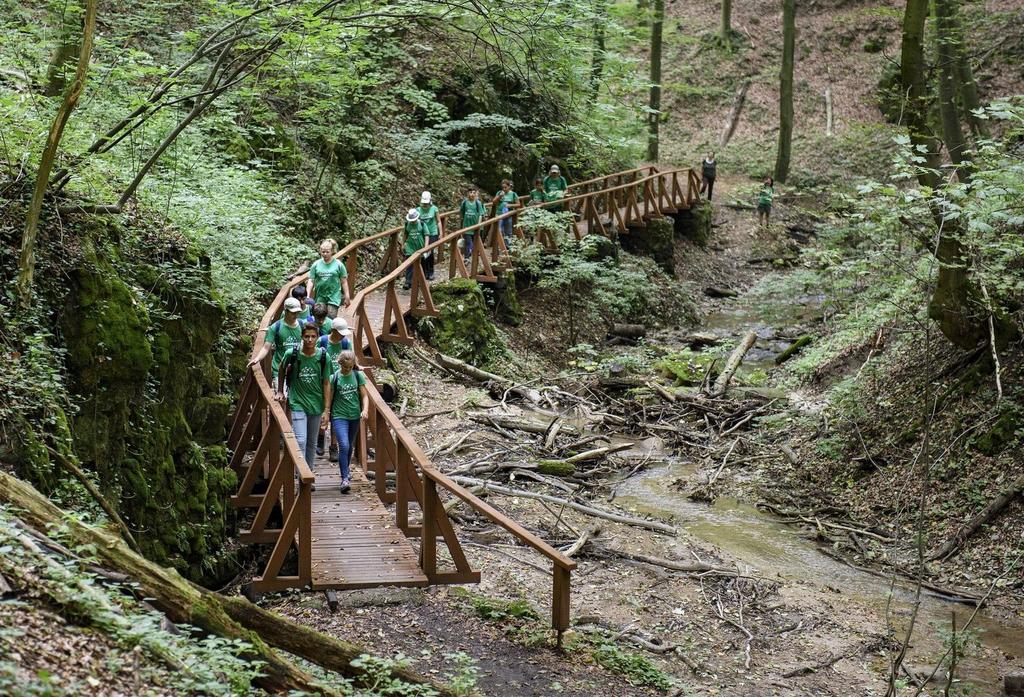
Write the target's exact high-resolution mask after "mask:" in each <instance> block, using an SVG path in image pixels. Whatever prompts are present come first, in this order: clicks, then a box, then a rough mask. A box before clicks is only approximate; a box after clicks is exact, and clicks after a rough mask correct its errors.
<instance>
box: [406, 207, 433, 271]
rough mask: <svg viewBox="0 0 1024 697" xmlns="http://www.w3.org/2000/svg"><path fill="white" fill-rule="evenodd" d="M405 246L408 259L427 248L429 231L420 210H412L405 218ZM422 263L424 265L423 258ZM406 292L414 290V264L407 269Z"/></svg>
mask: <svg viewBox="0 0 1024 697" xmlns="http://www.w3.org/2000/svg"><path fill="white" fill-rule="evenodd" d="M404 232H405V246H403V247H402V251H404V252H405V258H406V259H408V258H409V257H410V256H412V255H413V254H415V253H416V252H418V251H420V250H421V249H423V248H424V247H425V246H427V243H426V239H427V229H426V228H425V227H424V226H423V223H422V222H420V211H419V209H418V208H410V209H409V212H408V213H407V214H406V216H405V231H404ZM420 263H421V264H423V259H422V257H421V258H420ZM404 288H405V290H409V289H410V288H412V264H409V266H407V267H406V269H405V286H404Z"/></svg>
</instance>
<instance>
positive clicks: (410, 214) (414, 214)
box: [405, 208, 420, 223]
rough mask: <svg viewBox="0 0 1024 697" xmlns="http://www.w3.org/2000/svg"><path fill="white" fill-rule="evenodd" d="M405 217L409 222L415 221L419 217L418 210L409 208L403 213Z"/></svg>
mask: <svg viewBox="0 0 1024 697" xmlns="http://www.w3.org/2000/svg"><path fill="white" fill-rule="evenodd" d="M405 219H406V220H408V221H409V222H410V223H415V222H416V221H417V220H419V219H420V212H419V211H418V210H417V209H415V208H410V209H409V212H408V213H406V214H405Z"/></svg>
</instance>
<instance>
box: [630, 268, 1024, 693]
mask: <svg viewBox="0 0 1024 697" xmlns="http://www.w3.org/2000/svg"><path fill="white" fill-rule="evenodd" d="M773 275H774V274H769V275H768V276H766V277H765V278H764V279H763V280H762V282H761V283H760V284H758V286H757V287H755V288H754V289H753V290H752V291H750V292H748V293H746V294H744V295H741V296H740V297H737V298H733V299H729V300H726V301H723V302H722V303H721V305H720V306H719V308H718V309H717V310H715V311H713V312H711V313H710V314H709V315H707V316H706V318H705V323H704V324H703V326H701V327H700V330H701V331H702V332H705V333H711V334H715V335H717V336H719V337H721V338H722V339H723V340H724V341H726V342H729V343H735V342H736V340H738V338H739V337H740V336H741V335H742V334H744V333H745V332H747V331H749V330H751V329H753V330H755V331H756V332H757V334H758V337H759V338H758V342H757V344H756V345H755V347H754V348H753V349H751V351H750V352H749V354H748V355H747V358H746V360H745V362H744V367H745V370H746V371H748V372H749V371H753V370H757V369H761V370H764V371H766V372H768V373H770V372H771V370H772V369H773V368H774V367H775V365H774V358H775V356H776V355H778V354H779V353H780V352H781V351H783V350H785V348H786V347H787V346H788V345H789V340H791V339H795V338H796V336H797V335H799V334H800V333H802V332H801V331H799V327H800V326H806V325H807V324H809V323H810V322H813V321H815V320H816V318H818V317H820V315H821V311H822V305H823V302H824V296H823V295H820V294H816V293H807V294H805V295H803V296H801V297H796V298H794V297H792V296H791V295H784V294H783V293H782V292H781V291H776V290H774V288H775V287H777V286H778V284H773V283H772V280H773V279H772V278H771V277H772V276H773ZM794 328H797V329H794ZM697 469H698V465H697V464H695V463H693V462H686V461H683V460H682V459H677V458H674V457H671V456H670V457H665V458H664V459H663V460H662V461H661V462H660V463H659V464H655V465H653V466H651V467H649V468H647V469H646V470H645V471H643V472H642V473H639V474H637V475H635V476H633V477H631V478H630V479H628V480H626V481H624V482H622V483H621V484H619V485H618V487H617V488H616V490H615V501H616V503H617V504H618V505H619V506H622V507H624V508H626V509H629V510H632V511H635V512H637V513H640V514H645V515H650V516H652V517H655V518H663V519H669V520H671V521H672V522H673V523H675V524H677V525H678V526H680V527H681V528H684V529H685V530H686V531H687V532H688V533H689V534H690V535H692V536H693V537H695V538H697V539H699V540H703V541H705V542H707V543H710V544H713V545H715V546H716V547H718V548H719V549H721V550H723V551H724V552H725V553H726V554H727V555H728V556H729V557H731V558H732V559H733V560H734V561H735V562H736V563H737V564H739V565H740V567H741V568H742V567H749V568H752V569H754V570H756V572H757V573H758V574H760V575H762V576H764V577H766V578H775V577H778V578H780V579H782V580H785V581H788V582H790V583H798V584H804V585H805V586H807V587H809V588H812V589H829V590H830V591H832V592H838V593H840V594H841V595H840V596H838V597H846V598H850V599H851V600H854V601H857V602H858V603H859V604H861V605H863V606H866V607H867V608H870V609H872V610H874V611H875V612H876V613H877V616H878V627H877V631H878V632H879V633H882V632H884V629H885V613H886V610H887V608H888V612H889V614H890V616H891V619H892V624H893V626H894V627H896V629H897V631H898V632H899V636H902V632H904V631H905V626H906V623H907V621H908V620H909V617H910V615H911V611H912V609H913V602H914V590H913V587H912V586H911V585H910V584H909V582H908V583H904V584H902V585H898V586H895V587H891V586H890V581H889V580H888V579H886V578H881V577H879V576H876V575H873V574H871V573H868V572H866V571H861V570H859V569H856V568H853V567H851V566H848V565H846V564H844V563H842V562H841V561H839V560H836V559H834V558H832V557H830V556H828V555H826V554H824V553H823V552H822V551H821V549H820V547H819V545H818V544H817V543H816V542H814V541H813V540H810V539H808V538H807V537H806V536H805V535H804V534H803V533H802V532H801V531H800V530H799V529H798V528H797V527H794V526H792V525H788V524H785V523H783V522H781V521H779V520H778V519H776V518H774V517H773V516H771V515H770V514H767V513H764V512H762V511H760V510H758V509H757V508H755V507H753V506H750V505H747V504H744V503H741V502H739V501H736V500H734V499H729V498H726V497H720V498H718V499H717V500H716V501H715V502H714V503H713V504H707V503H700V502H695V501H691V500H690V499H688V498H687V497H686V495H685V494H684V493H683V491H682V490H681V489H682V487H679V486H678V485H677V484H676V482H677V480H683V481H688V480H691V479H693V478H694V477H695V476H697V475H696V471H697ZM972 612H973V608H972V607H969V606H967V605H963V604H957V603H952V602H949V601H946V600H942V599H940V598H938V597H935V596H931V595H924V596H923V597H922V603H921V608H920V610H919V612H918V616H917V624H916V628H915V630H914V639H913V641H912V648H911V649H910V651H909V652H908V654H907V658H906V660H905V662H904V664H905V665H907V666H912V667H914V668H917V669H925V668H927V669H928V672H930V669H931V668H932V667H934V665H935V662H936V661H937V660H938V658H939V657H940V656H941V655H942V653H943V652H944V651H945V645H944V643H943V638H944V637H945V636H947V635H948V632H949V628H950V620H951V615H952V614H953V613H955V614H956V617H957V626H958V627H962V626H963V624H964V623H965V622H966V621H967V619H968V618H969V617H970V615H971V613H972ZM972 628H973V629H974V630H976V632H977V637H978V640H979V641H980V643H981V645H982V646H984V647H985V648H987V649H992V650H997V651H1001V652H1003V653H1004V654H1006V655H1007V656H1008V657H1009V658H1010V659H1011V660H1013V661H1020V660H1021V659H1024V620H1022V619H1021V618H1003V617H997V616H996V615H995V614H994V613H992V612H990V611H989V610H986V609H982V610H981V611H979V612H978V615H977V617H976V618H975V619H974V622H973V623H972ZM978 654H979V652H978V651H977V650H975V651H974V652H973V655H972V653H971V652H968V657H967V658H966V659H965V660H964V661H963V663H962V664H961V666H960V669H959V670H958V677H959V678H960V679H961V680H962V681H963V682H962V683H960V684H961V685H963V684H964V683H970V684H971V686H972V687H973V688H974V690H975V691H974V692H971V694H980V695H1000V694H1002V689H1001V684H1002V683H1001V676H1000V675H999V666H998V665H996V664H994V663H993V662H992V661H986V660H985V658H984V656H979V655H978ZM933 689H934V687H933ZM939 689H941V687H939ZM957 694H959V693H957Z"/></svg>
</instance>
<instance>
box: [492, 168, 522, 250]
mask: <svg viewBox="0 0 1024 697" xmlns="http://www.w3.org/2000/svg"><path fill="white" fill-rule="evenodd" d="M491 203H493V204H494V205H495V206H496V207H497V208H496V210H495V213H496V214H497V215H504V214H505V213H508V212H509V211H511V210H513V209H516V208H519V206H520V203H519V194H517V193H516V192H515V191H513V190H512V180H511V179H502V180H501V189H500V190H499V191H498V193H496V194H494V199H493V200H492V201H491ZM498 229H499V230H501V236H502V237H504V238H505V246H506V247H507V246H508V243H509V241H510V240H511V239H512V216H511V215H510V216H509V217H507V218H503V219H502V220H499V221H498Z"/></svg>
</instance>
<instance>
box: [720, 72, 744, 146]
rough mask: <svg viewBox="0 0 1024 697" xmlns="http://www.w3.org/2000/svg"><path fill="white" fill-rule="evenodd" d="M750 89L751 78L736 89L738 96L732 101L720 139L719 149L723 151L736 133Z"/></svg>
mask: <svg viewBox="0 0 1024 697" xmlns="http://www.w3.org/2000/svg"><path fill="white" fill-rule="evenodd" d="M749 88H750V78H746V79H744V80H743V82H741V83H740V86H739V87H737V88H736V96H735V97H734V98H733V100H732V109H730V110H729V116H728V118H727V119H726V120H725V128H723V129H722V137H721V138H719V139H718V149H719V150H723V149H724V148H725V146H726V145H728V144H729V139H730V138H732V134H733V133H735V132H736V124H738V123H739V121H740V113H741V112H742V111H743V102H744V101H746V99H747V90H748V89H749Z"/></svg>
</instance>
